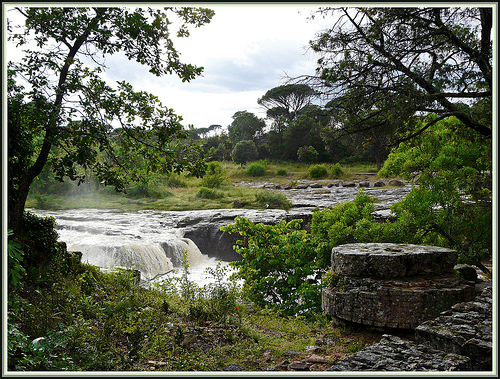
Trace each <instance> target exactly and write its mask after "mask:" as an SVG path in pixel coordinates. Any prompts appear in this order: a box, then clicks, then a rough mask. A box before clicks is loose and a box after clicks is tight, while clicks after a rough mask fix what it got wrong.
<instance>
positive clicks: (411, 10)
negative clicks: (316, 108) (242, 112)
mask: <svg viewBox="0 0 500 379" xmlns="http://www.w3.org/2000/svg"><path fill="white" fill-rule="evenodd" d="M318 13H319V15H321V16H324V17H329V16H331V17H332V19H333V22H332V27H330V28H328V29H327V30H324V31H322V32H321V33H318V34H317V37H316V38H315V39H314V40H313V41H311V42H310V46H311V48H312V50H313V51H315V52H316V53H317V54H319V55H320V58H319V59H318V61H317V62H318V65H317V69H316V73H317V74H316V75H315V76H312V77H305V78H298V82H300V83H303V84H308V85H310V86H311V87H312V88H321V92H322V95H324V96H330V97H331V98H332V99H334V106H333V107H332V111H333V112H334V113H339V112H341V113H342V112H345V114H347V115H350V116H349V117H350V121H352V122H349V124H350V125H349V126H350V127H352V126H355V125H357V126H359V128H357V130H363V129H365V130H366V129H368V128H370V129H373V128H377V129H378V128H381V130H382V131H385V128H386V127H387V126H388V125H390V126H391V127H396V128H402V129H404V127H405V122H406V121H408V119H409V118H410V117H412V116H413V115H414V114H416V113H418V112H434V113H436V114H438V115H440V116H443V117H446V116H449V115H454V116H456V117H457V118H458V119H459V120H460V121H461V122H462V123H463V125H464V126H465V127H466V128H469V129H472V130H475V131H476V132H478V133H479V134H481V135H484V136H486V137H489V138H491V135H492V128H491V125H492V120H491V118H489V117H488V116H489V115H490V114H491V111H490V110H487V111H486V112H484V113H483V112H481V111H479V112H478V109H477V105H478V104H480V103H482V104H483V105H484V106H483V107H481V108H483V109H485V108H486V109H491V98H492V83H493V81H492V72H493V70H492V62H493V59H492V57H493V54H492V51H493V50H492V46H493V44H492V34H491V32H492V27H493V9H492V8H491V7H483V8H481V7H441V8H436V7H402V8H401V7H395V8H392V7H378V8H375V7H369V8H367V7H324V8H321V9H320V10H319V11H318ZM374 121H375V122H374ZM336 126H337V127H343V126H342V124H341V123H338V124H336Z"/></svg>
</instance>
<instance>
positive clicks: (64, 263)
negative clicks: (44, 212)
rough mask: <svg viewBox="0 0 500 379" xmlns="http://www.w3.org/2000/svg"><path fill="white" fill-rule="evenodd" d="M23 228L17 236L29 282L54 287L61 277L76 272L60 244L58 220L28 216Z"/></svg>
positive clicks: (25, 217)
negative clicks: (56, 225) (56, 226)
mask: <svg viewBox="0 0 500 379" xmlns="http://www.w3.org/2000/svg"><path fill="white" fill-rule="evenodd" d="M23 224H24V225H25V227H26V229H25V231H23V233H18V234H17V235H16V240H17V241H18V243H19V246H20V248H21V249H22V250H23V252H24V256H23V261H22V262H18V263H21V264H22V267H23V268H24V269H25V271H26V278H25V280H26V281H27V282H28V283H30V282H35V283H37V284H38V285H40V286H50V285H51V284H52V283H53V282H54V281H55V280H56V279H57V278H58V277H59V276H61V275H65V274H67V273H68V272H69V271H70V270H71V269H72V264H71V258H70V257H69V256H68V255H67V254H66V251H65V246H64V244H63V243H60V242H58V238H59V235H58V234H57V232H56V230H55V220H54V218H52V217H45V218H44V217H38V216H36V215H35V214H33V213H31V212H25V213H24V216H23Z"/></svg>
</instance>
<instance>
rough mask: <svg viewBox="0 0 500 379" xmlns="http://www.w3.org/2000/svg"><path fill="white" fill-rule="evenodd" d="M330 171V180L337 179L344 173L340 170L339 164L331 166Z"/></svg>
mask: <svg viewBox="0 0 500 379" xmlns="http://www.w3.org/2000/svg"><path fill="white" fill-rule="evenodd" d="M330 171H331V175H332V178H339V177H340V176H341V175H342V174H343V173H344V170H342V167H341V166H340V163H335V164H334V165H332V167H331V168H330Z"/></svg>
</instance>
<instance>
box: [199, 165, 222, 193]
mask: <svg viewBox="0 0 500 379" xmlns="http://www.w3.org/2000/svg"><path fill="white" fill-rule="evenodd" d="M225 180H226V177H225V175H224V170H223V168H222V166H221V164H220V163H219V162H217V161H212V162H209V163H208V166H207V170H206V172H205V175H204V176H203V178H202V180H201V185H202V186H203V187H207V188H219V187H220V186H222V184H223V183H224V181H225Z"/></svg>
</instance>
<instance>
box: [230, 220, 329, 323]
mask: <svg viewBox="0 0 500 379" xmlns="http://www.w3.org/2000/svg"><path fill="white" fill-rule="evenodd" d="M301 222H302V220H293V221H290V222H288V223H287V222H285V221H282V222H280V223H279V224H277V225H265V224H262V223H260V224H254V223H253V222H251V221H249V220H248V219H246V218H243V217H240V216H238V217H236V219H235V223H234V224H230V225H227V226H224V227H222V228H221V230H223V231H225V232H228V233H238V234H239V235H241V237H242V239H241V240H238V241H237V242H236V245H235V246H234V249H235V251H236V252H238V253H239V254H240V255H241V256H242V257H243V260H242V261H235V262H231V263H230V265H231V266H233V267H235V268H237V269H238V271H237V272H236V273H235V274H233V275H234V278H239V279H244V280H245V282H244V284H243V291H244V294H245V295H246V296H248V298H249V300H251V301H253V302H255V304H257V305H259V306H262V307H264V306H266V305H267V304H270V305H272V306H274V307H276V308H277V309H279V310H280V311H282V312H283V313H285V314H287V315H298V314H311V313H315V312H316V313H317V312H319V311H320V309H321V300H320V293H321V289H320V284H318V280H319V278H320V273H319V270H318V266H317V260H318V258H317V252H316V249H315V247H314V244H312V243H311V236H310V235H308V233H307V232H306V231H305V230H301V229H300V224H301Z"/></svg>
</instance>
